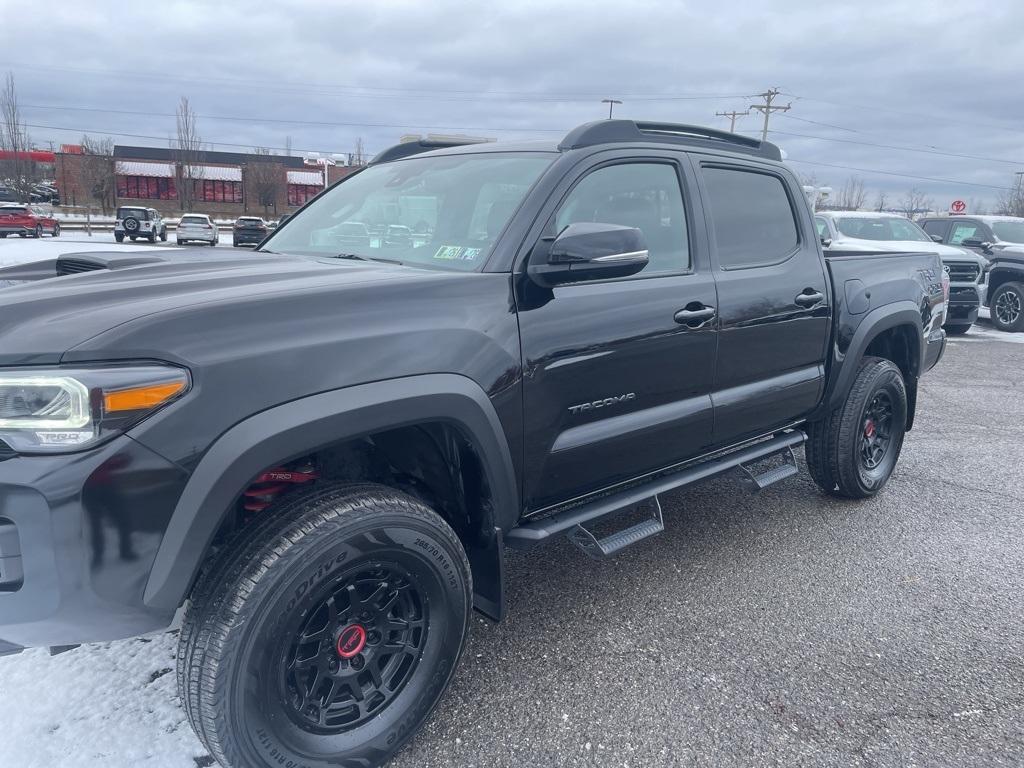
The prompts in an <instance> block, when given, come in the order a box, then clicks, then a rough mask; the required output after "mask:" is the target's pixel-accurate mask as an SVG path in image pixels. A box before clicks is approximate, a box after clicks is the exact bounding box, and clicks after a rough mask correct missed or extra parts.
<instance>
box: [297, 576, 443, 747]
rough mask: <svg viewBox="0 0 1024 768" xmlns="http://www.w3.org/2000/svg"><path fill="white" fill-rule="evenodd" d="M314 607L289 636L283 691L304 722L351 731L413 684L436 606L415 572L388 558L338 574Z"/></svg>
mask: <svg viewBox="0 0 1024 768" xmlns="http://www.w3.org/2000/svg"><path fill="white" fill-rule="evenodd" d="M312 604H313V606H314V608H313V609H312V610H311V611H309V612H308V614H307V615H308V618H307V619H305V621H303V622H302V626H301V627H300V628H298V629H297V631H293V632H291V633H290V634H291V637H290V638H287V637H286V638H285V641H286V642H285V644H284V647H283V648H282V653H281V655H280V656H279V664H280V665H281V676H280V684H281V686H282V688H281V691H280V693H281V696H282V699H283V700H284V701H287V702H288V704H289V705H290V709H289V710H288V712H289V715H290V716H291V718H292V719H293V721H294V722H295V723H296V724H298V725H299V726H300V727H302V728H305V729H308V730H311V731H312V732H314V733H334V734H340V733H345V732H347V731H351V730H352V729H354V728H358V727H359V726H361V725H363V724H365V723H366V722H367V721H369V720H370V719H371V718H374V717H376V716H377V715H378V714H379V713H381V712H383V711H384V710H385V709H386V708H387V706H388V705H389V704H390V703H391V702H392V701H394V700H395V698H396V697H397V696H398V695H399V694H400V693H401V692H402V690H403V689H404V688H405V684H406V683H407V682H408V681H409V678H410V677H411V676H412V673H413V672H414V671H415V669H416V666H417V665H418V664H419V662H420V659H421V658H422V656H423V649H424V647H425V646H426V642H427V632H428V627H429V616H428V615H427V612H428V605H427V603H426V602H425V601H424V596H423V595H421V594H420V591H419V590H418V589H417V587H416V585H415V582H414V581H413V576H412V575H411V574H410V573H409V572H408V571H407V570H405V569H404V568H402V567H401V566H400V565H398V564H396V563H382V562H370V563H366V564H365V565H363V566H359V567H356V568H352V569H349V570H347V571H345V572H343V573H341V574H338V576H337V577H336V578H335V580H334V582H333V583H331V584H329V585H327V587H326V588H325V589H324V590H323V591H322V592H321V594H320V595H319V596H317V597H316V598H314V599H313V600H312Z"/></svg>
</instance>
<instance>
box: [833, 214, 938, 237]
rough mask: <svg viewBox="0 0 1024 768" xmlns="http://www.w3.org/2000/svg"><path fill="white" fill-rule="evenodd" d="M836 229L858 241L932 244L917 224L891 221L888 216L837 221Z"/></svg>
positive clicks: (852, 217) (897, 220) (857, 217)
mask: <svg viewBox="0 0 1024 768" xmlns="http://www.w3.org/2000/svg"><path fill="white" fill-rule="evenodd" d="M836 227H837V228H838V229H839V231H840V232H842V233H843V234H844V235H846V236H847V237H855V238H857V239H858V240H918V241H921V242H931V238H930V237H928V235H926V234H925V232H924V230H923V229H921V228H920V227H919V226H917V224H914V223H913V222H912V221H908V220H907V219H891V218H889V217H888V216H879V217H877V218H875V217H870V218H869V217H866V216H849V217H846V218H839V219H836Z"/></svg>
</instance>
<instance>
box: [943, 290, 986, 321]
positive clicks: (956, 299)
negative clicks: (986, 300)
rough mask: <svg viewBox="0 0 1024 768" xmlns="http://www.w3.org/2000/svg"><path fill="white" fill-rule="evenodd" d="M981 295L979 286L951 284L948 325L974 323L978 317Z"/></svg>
mask: <svg viewBox="0 0 1024 768" xmlns="http://www.w3.org/2000/svg"><path fill="white" fill-rule="evenodd" d="M980 307H981V295H980V293H979V290H978V286H977V285H974V284H973V283H972V284H970V285H956V284H954V285H951V286H950V287H949V310H948V315H947V317H946V323H945V324H946V325H972V324H973V323H974V321H975V320H977V319H978V310H979V309H980Z"/></svg>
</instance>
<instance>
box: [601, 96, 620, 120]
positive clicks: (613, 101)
mask: <svg viewBox="0 0 1024 768" xmlns="http://www.w3.org/2000/svg"><path fill="white" fill-rule="evenodd" d="M601 103H602V104H607V105H608V119H609V120H611V119H612V110H613V109H615V105H616V104H621V103H622V102H621V101H619V100H618V99H601Z"/></svg>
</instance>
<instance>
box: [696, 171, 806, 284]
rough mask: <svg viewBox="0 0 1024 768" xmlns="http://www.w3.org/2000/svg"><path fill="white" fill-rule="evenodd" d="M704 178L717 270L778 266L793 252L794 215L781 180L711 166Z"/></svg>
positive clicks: (795, 240) (795, 243)
mask: <svg viewBox="0 0 1024 768" xmlns="http://www.w3.org/2000/svg"><path fill="white" fill-rule="evenodd" d="M703 175H704V186H705V188H706V189H707V193H708V209H709V213H710V217H711V224H712V231H713V232H714V235H715V246H716V250H717V253H718V265H719V267H721V268H722V269H743V268H749V267H760V266H767V265H769V264H778V263H780V262H783V261H785V260H786V259H788V258H789V257H790V256H792V255H793V253H795V252H796V250H797V247H798V246H799V243H800V237H799V235H798V234H797V228H796V215H795V213H794V211H793V205H792V202H791V201H790V198H789V195H788V194H787V192H786V187H785V184H784V183H783V181H782V179H781V178H779V177H778V176H775V175H774V174H771V173H762V172H759V171H753V170H745V169H738V168H720V167H715V166H712V167H705V168H704V169H703Z"/></svg>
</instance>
